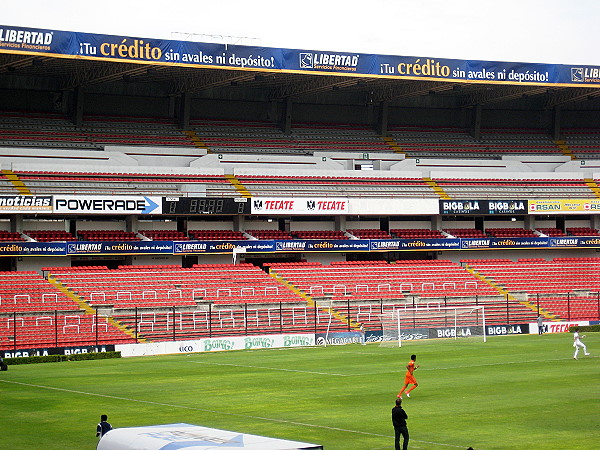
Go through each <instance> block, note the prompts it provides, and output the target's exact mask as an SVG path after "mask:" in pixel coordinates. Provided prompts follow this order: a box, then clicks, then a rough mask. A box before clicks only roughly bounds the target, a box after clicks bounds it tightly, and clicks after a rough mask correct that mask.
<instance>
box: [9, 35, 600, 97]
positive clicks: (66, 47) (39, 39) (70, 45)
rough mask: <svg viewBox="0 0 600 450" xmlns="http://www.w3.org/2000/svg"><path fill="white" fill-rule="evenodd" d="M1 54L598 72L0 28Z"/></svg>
mask: <svg viewBox="0 0 600 450" xmlns="http://www.w3.org/2000/svg"><path fill="white" fill-rule="evenodd" d="M0 52H2V53H17V54H27V55H45V56H54V57H59V58H80V59H90V60H101V61H113V62H128V63H137V64H154V65H173V66H186V67H202V68H227V69H231V68H233V69H239V70H255V71H261V72H269V71H270V72H283V73H308V74H328V75H331V74H337V75H341V74H344V75H356V76H368V77H381V78H397V79H412V80H436V81H460V82H474V83H476V82H484V83H501V84H529V85H551V86H556V85H559V86H575V87H600V67H599V66H586V65H576V66H567V65H558V64H533V63H518V62H497V61H466V60H457V59H443V58H431V57H426V56H391V55H374V54H362V53H347V52H326V51H312V50H293V49H283V48H268V47H254V46H243V45H229V44H212V43H200V42H187V41H174V40H164V39H149V38H140V37H131V36H111V35H102V34H91V33H79V32H70V31H57V30H47V29H37V28H24V27H12V26H5V25H3V26H0Z"/></svg>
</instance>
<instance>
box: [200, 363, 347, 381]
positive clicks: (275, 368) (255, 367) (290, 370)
mask: <svg viewBox="0 0 600 450" xmlns="http://www.w3.org/2000/svg"><path fill="white" fill-rule="evenodd" d="M189 362H190V363H192V364H208V365H212V366H232V367H248V368H251V369H266V370H279V371H282V372H299V373H311V374H313V375H333V376H336V377H353V376H354V375H353V374H350V375H348V374H343V373H334V372H313V371H311V370H297V369H282V368H280V367H267V366H251V365H248V364H230V363H216V362H207V361H189Z"/></svg>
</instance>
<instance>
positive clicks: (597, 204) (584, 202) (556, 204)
mask: <svg viewBox="0 0 600 450" xmlns="http://www.w3.org/2000/svg"><path fill="white" fill-rule="evenodd" d="M528 204H529V214H549V213H551V214H600V199H556V200H528Z"/></svg>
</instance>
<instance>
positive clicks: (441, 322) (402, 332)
mask: <svg viewBox="0 0 600 450" xmlns="http://www.w3.org/2000/svg"><path fill="white" fill-rule="evenodd" d="M381 322H382V329H383V341H382V344H383V343H384V342H385V341H387V342H388V345H389V343H392V342H394V341H397V342H398V346H399V347H402V341H406V340H416V339H428V338H431V337H438V338H447V339H448V338H453V339H458V338H462V337H471V336H481V337H482V340H483V342H487V337H486V328H485V307H483V306H457V307H438V308H425V307H423V308H418V307H417V308H396V309H394V310H393V311H392V312H390V313H387V314H383V315H382V316H381ZM390 341H391V342H390Z"/></svg>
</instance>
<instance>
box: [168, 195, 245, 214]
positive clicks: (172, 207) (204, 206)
mask: <svg viewBox="0 0 600 450" xmlns="http://www.w3.org/2000/svg"><path fill="white" fill-rule="evenodd" d="M162 212H163V214H183V215H194V214H198V215H211V214H215V215H216V214H229V215H231V214H233V215H237V214H250V201H249V199H246V198H214V197H210V198H209V197H165V198H163V210H162Z"/></svg>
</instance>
